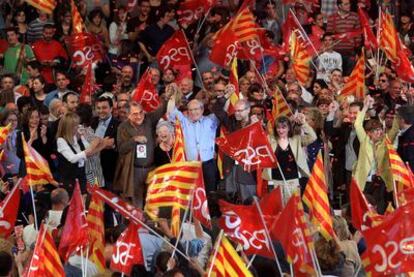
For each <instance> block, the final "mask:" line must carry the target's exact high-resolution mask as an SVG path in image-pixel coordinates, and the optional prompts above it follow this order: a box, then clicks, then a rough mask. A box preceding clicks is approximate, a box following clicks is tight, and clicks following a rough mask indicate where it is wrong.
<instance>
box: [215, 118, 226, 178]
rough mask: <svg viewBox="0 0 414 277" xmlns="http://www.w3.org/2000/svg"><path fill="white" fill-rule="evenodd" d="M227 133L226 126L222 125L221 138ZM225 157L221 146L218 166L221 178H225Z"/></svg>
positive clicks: (218, 153) (218, 154)
mask: <svg viewBox="0 0 414 277" xmlns="http://www.w3.org/2000/svg"><path fill="white" fill-rule="evenodd" d="M226 133H227V131H226V129H225V128H224V126H221V127H220V135H219V138H224V137H225V135H226ZM223 159H224V153H223V151H221V150H220V148H219V150H218V152H217V168H218V171H219V175H220V179H221V180H223V179H224V169H223Z"/></svg>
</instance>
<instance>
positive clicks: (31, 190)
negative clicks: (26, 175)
mask: <svg viewBox="0 0 414 277" xmlns="http://www.w3.org/2000/svg"><path fill="white" fill-rule="evenodd" d="M30 195H31V196H32V206H33V217H34V226H35V230H36V231H39V230H38V228H37V214H36V204H35V199H34V193H33V186H30Z"/></svg>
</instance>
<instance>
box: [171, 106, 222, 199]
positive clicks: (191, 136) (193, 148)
mask: <svg viewBox="0 0 414 277" xmlns="http://www.w3.org/2000/svg"><path fill="white" fill-rule="evenodd" d="M187 108H188V116H184V115H183V114H182V113H181V112H180V111H179V110H178V109H177V108H176V107H174V108H173V110H172V111H171V112H170V113H169V114H168V119H169V120H170V121H171V122H175V119H176V118H178V120H179V121H180V123H181V126H182V129H183V134H184V144H185V154H186V158H187V160H188V161H197V160H201V161H202V167H203V175H204V184H205V186H206V192H210V191H216V184H217V179H218V169H217V164H216V161H215V159H214V155H215V151H214V147H215V139H216V133H217V128H218V126H219V120H218V118H217V117H216V116H215V115H214V114H210V115H208V116H203V112H204V105H203V103H202V102H201V101H199V100H197V99H193V100H191V101H190V102H188V104H187Z"/></svg>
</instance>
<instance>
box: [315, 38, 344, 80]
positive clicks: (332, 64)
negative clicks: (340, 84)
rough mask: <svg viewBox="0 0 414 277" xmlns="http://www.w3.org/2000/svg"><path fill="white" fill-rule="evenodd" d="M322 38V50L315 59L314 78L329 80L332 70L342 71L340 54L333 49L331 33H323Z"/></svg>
mask: <svg viewBox="0 0 414 277" xmlns="http://www.w3.org/2000/svg"><path fill="white" fill-rule="evenodd" d="M322 40H323V49H324V51H323V52H322V53H321V54H320V55H319V57H318V58H317V60H316V63H317V65H318V71H317V73H316V79H321V80H325V81H326V82H329V76H330V75H331V72H332V70H334V69H340V70H341V71H342V56H341V54H339V53H338V52H335V51H333V41H334V38H333V36H332V35H331V34H325V35H324V36H323V39H322Z"/></svg>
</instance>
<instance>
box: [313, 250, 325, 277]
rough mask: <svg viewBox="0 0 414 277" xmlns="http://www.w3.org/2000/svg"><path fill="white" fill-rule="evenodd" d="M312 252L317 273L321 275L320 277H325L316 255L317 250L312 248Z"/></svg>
mask: <svg viewBox="0 0 414 277" xmlns="http://www.w3.org/2000/svg"><path fill="white" fill-rule="evenodd" d="M310 251H311V257H312V262H313V266H315V268H316V271H317V273H318V274H319V275H318V276H323V275H322V270H321V267H320V266H319V261H318V256H317V255H316V252H315V249H314V248H312V249H310Z"/></svg>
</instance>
